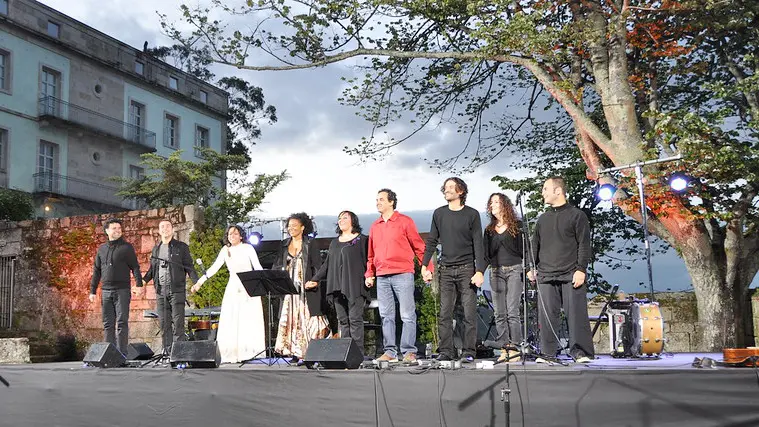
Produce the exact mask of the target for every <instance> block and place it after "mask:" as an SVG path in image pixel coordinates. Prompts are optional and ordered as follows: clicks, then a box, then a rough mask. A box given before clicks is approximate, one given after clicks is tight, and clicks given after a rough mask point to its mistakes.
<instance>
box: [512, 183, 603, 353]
mask: <svg viewBox="0 0 759 427" xmlns="http://www.w3.org/2000/svg"><path fill="white" fill-rule="evenodd" d="M542 194H543V200H544V201H545V203H546V204H547V205H550V207H549V208H548V210H547V211H546V212H544V213H543V214H542V215H541V216H540V218H538V222H537V224H536V225H535V233H534V235H533V239H532V251H533V256H534V262H535V266H536V267H537V277H536V274H535V272H534V271H530V272H528V273H527V277H528V278H529V279H530V280H531V281H535V280H537V282H538V293H539V297H540V298H539V300H538V320H539V322H540V351H541V352H542V353H543V354H544V355H546V356H549V357H554V356H556V353H557V351H558V331H559V325H560V324H561V323H560V322H559V309H560V308H564V313H565V314H566V316H567V324H568V326H569V354H570V355H571V356H572V357H573V358H574V359H575V360H576V361H577V362H580V363H588V362H590V360H591V359H593V358H594V353H595V351H594V349H593V337H592V335H591V333H590V322H589V320H588V289H587V286H586V285H585V270H586V269H587V267H588V263H589V262H590V225H589V222H588V217H587V216H586V215H585V213H584V212H583V211H581V210H580V209H578V208H576V207H574V206H572V205H570V204H569V203H567V193H566V184H565V183H564V179H563V178H559V177H552V178H548V179H547V180H546V181H545V183H544V184H543V190H542Z"/></svg>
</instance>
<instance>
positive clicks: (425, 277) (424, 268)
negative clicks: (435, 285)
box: [422, 265, 432, 283]
mask: <svg viewBox="0 0 759 427" xmlns="http://www.w3.org/2000/svg"><path fill="white" fill-rule="evenodd" d="M422 280H424V282H425V283H430V282H431V281H432V272H431V271H429V270H427V266H426V265H423V266H422Z"/></svg>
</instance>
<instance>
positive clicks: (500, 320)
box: [490, 265, 524, 348]
mask: <svg viewBox="0 0 759 427" xmlns="http://www.w3.org/2000/svg"><path fill="white" fill-rule="evenodd" d="M522 271H523V269H522V266H521V265H514V266H502V267H491V270H490V287H491V288H492V291H493V292H492V295H493V309H494V310H493V311H494V312H495V313H494V314H495V329H496V331H497V332H498V336H497V337H496V339H495V341H496V342H497V343H498V345H499V346H500V347H501V348H504V347H507V346H509V345H512V346H518V345H519V344H520V343H521V342H522V322H521V321H520V319H519V304H520V303H521V302H522V292H523V290H524V289H523V288H524V286H523V282H522Z"/></svg>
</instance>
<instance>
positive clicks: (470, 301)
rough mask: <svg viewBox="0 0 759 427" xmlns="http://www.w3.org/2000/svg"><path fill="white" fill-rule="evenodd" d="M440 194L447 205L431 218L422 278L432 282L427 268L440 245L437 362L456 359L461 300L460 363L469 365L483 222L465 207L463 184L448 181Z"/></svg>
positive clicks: (474, 334)
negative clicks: (455, 315) (455, 321)
mask: <svg viewBox="0 0 759 427" xmlns="http://www.w3.org/2000/svg"><path fill="white" fill-rule="evenodd" d="M440 190H441V191H442V192H443V195H444V196H445V200H446V201H447V202H448V204H447V205H446V206H441V207H439V208H437V209H435V212H434V213H433V214H432V224H431V225H430V233H429V236H428V237H427V241H426V246H425V251H424V259H423V260H422V277H424V280H425V281H430V280H432V273H431V272H429V271H428V270H427V267H426V265H427V264H428V263H429V262H430V258H432V253H433V252H434V251H435V248H436V247H437V245H438V243H439V244H440V245H441V247H442V249H441V256H440V265H439V266H438V268H437V271H438V278H439V283H440V317H439V318H438V330H439V333H440V345H439V347H438V352H439V356H438V360H453V359H455V358H456V357H457V355H456V349H455V348H454V346H453V309H454V306H455V305H456V300H457V298H461V306H462V308H463V309H464V339H463V345H462V347H463V348H462V349H461V350H462V361H464V362H472V361H474V356H475V354H476V353H475V352H476V348H475V346H476V344H477V288H479V287H481V286H482V283H483V282H484V281H485V278H484V276H483V274H482V273H483V266H484V264H485V261H484V255H483V253H484V252H483V246H482V222H481V221H480V213H479V212H478V211H477V210H476V209H473V208H471V207H469V206H465V205H464V203H465V202H466V196H467V193H468V189H467V185H466V183H465V182H464V181H463V180H461V179H460V178H448V179H446V180H445V182H444V183H443V187H442V188H441V189H440Z"/></svg>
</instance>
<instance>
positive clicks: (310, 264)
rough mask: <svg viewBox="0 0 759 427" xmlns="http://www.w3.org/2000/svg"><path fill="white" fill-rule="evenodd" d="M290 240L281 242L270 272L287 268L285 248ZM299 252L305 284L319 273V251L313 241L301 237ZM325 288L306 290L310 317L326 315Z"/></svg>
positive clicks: (320, 259) (320, 263)
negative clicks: (301, 246)
mask: <svg viewBox="0 0 759 427" xmlns="http://www.w3.org/2000/svg"><path fill="white" fill-rule="evenodd" d="M290 240H292V237H288V238H287V239H285V240H283V241H282V244H281V245H280V246H279V251H277V258H276V259H275V260H274V264H273V265H272V266H271V269H272V270H284V269H285V267H286V266H287V247H288V246H289V245H290ZM301 250H302V251H303V280H304V284H305V282H307V281H309V280H311V278H312V277H314V276H315V275H316V272H317V271H319V268H320V267H321V265H322V257H321V254H320V253H319V250H318V249H316V242H315V241H314V239H310V238H308V237H306V236H303V248H302V249H301ZM325 288H326V287H325V286H323V285H319V286H317V287H316V289H308V290H306V303H307V304H308V311H309V313H310V314H311V315H312V316H322V315H326V314H327V292H326V289H325Z"/></svg>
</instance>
